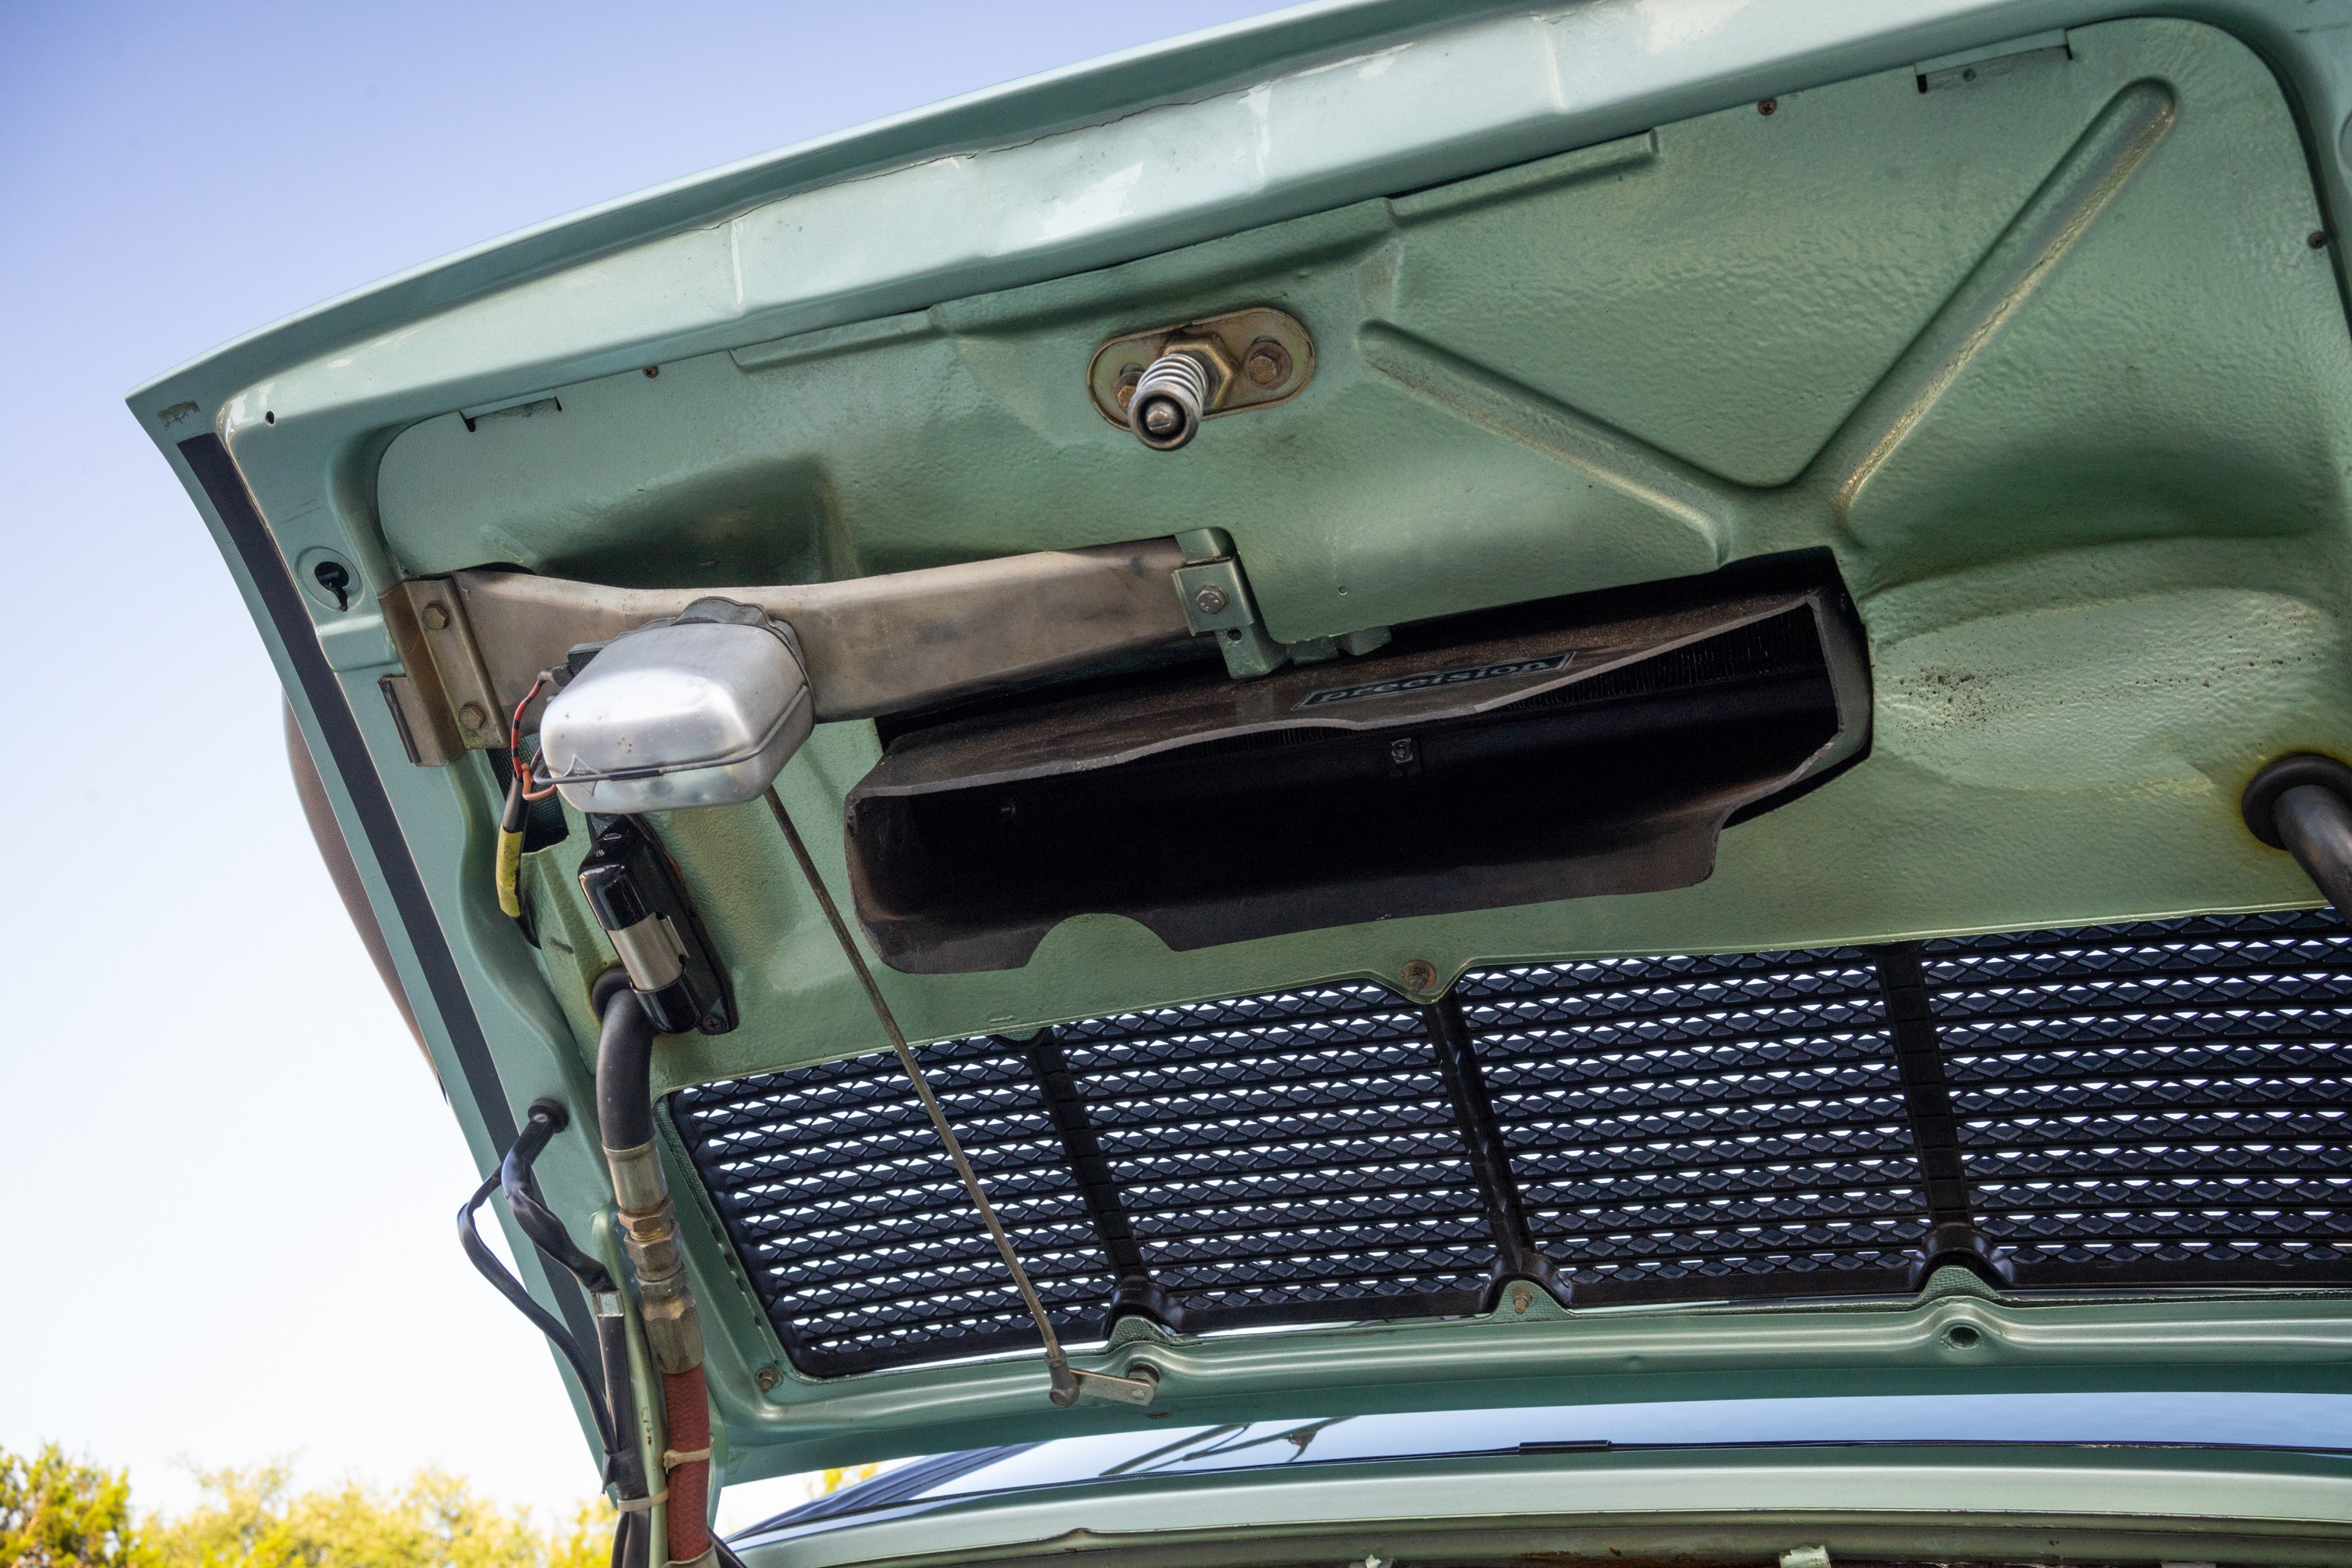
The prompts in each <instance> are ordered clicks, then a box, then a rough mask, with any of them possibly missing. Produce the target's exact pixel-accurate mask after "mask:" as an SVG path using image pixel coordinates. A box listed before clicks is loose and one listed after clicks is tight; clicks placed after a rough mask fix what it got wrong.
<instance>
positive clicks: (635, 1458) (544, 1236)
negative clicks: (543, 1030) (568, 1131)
mask: <svg viewBox="0 0 2352 1568" xmlns="http://www.w3.org/2000/svg"><path fill="white" fill-rule="evenodd" d="M571 1121H572V1117H571V1113H570V1112H568V1111H566V1110H564V1109H563V1107H562V1105H561V1104H560V1103H558V1102H557V1101H555V1100H537V1101H534V1102H533V1103H532V1105H531V1108H530V1117H529V1120H528V1121H527V1122H526V1123H525V1126H524V1133H525V1136H522V1137H519V1138H517V1139H516V1140H515V1142H514V1147H513V1148H511V1149H509V1150H508V1151H507V1157H506V1159H505V1160H503V1161H502V1162H500V1163H499V1185H500V1187H501V1188H502V1189H503V1190H504V1192H505V1194H506V1200H507V1207H508V1209H509V1211H511V1212H512V1213H513V1215H514V1216H515V1224H516V1226H518V1227H520V1229H521V1231H522V1233H523V1234H524V1235H525V1236H527V1237H530V1242H531V1245H532V1246H534V1247H538V1248H539V1250H540V1251H541V1253H542V1254H544V1255H545V1256H546V1258H547V1259H548V1261H550V1262H551V1263H554V1264H556V1265H557V1266H558V1267H560V1268H563V1269H565V1270H567V1271H568V1272H569V1273H570V1274H571V1275H572V1278H573V1279H577V1280H579V1281H580V1288H581V1289H583V1290H587V1291H589V1292H590V1293H592V1294H599V1295H611V1294H613V1293H614V1292H615V1291H616V1290H617V1289H618V1287H616V1286H615V1285H614V1283H613V1276H612V1272H611V1270H609V1269H607V1268H605V1267H604V1265H603V1264H602V1263H599V1262H598V1261H597V1260H596V1259H595V1258H592V1257H590V1256H589V1255H588V1254H586V1253H584V1252H583V1251H581V1250H580V1248H579V1247H578V1246H576V1245H575V1244H574V1243H573V1242H572V1233H571V1232H570V1231H569V1230H567V1229H565V1228H564V1225H563V1222H562V1220H561V1219H559V1218H557V1217H556V1215H555V1214H554V1212H553V1211H552V1210H551V1209H550V1208H549V1207H548V1206H547V1204H546V1201H545V1200H544V1199H543V1198H541V1196H540V1194H539V1181H538V1178H537V1176H535V1175H534V1174H533V1173H532V1171H531V1165H532V1163H533V1162H534V1161H536V1160H537V1159H538V1157H539V1152H540V1151H541V1149H542V1148H544V1147H545V1145H546V1143H547V1142H548V1140H549V1139H550V1138H551V1137H552V1136H553V1135H554V1134H555V1133H558V1132H561V1131H563V1129H564V1128H565V1127H567V1126H569V1125H570V1124H571ZM596 1353H597V1359H598V1360H599V1361H600V1362H602V1363H604V1394H605V1398H606V1400H607V1402H608V1403H609V1405H610V1409H609V1411H608V1413H607V1415H608V1420H609V1422H610V1425H611V1430H612V1432H613V1435H614V1436H615V1437H617V1438H620V1439H622V1441H621V1442H620V1443H619V1444H618V1446H617V1447H616V1446H614V1444H611V1443H607V1444H606V1445H605V1448H604V1481H605V1484H607V1485H608V1486H611V1487H614V1489H617V1490H618V1491H619V1492H620V1494H621V1497H622V1499H623V1500H631V1499H635V1498H641V1497H644V1496H645V1495H646V1474H645V1472H646V1467H645V1457H644V1456H643V1455H642V1454H640V1453H639V1452H638V1451H637V1445H636V1443H635V1441H633V1440H631V1439H633V1438H634V1436H635V1433H636V1429H637V1402H636V1398H635V1394H634V1393H633V1391H632V1390H633V1384H632V1380H631V1376H630V1371H629V1328H628V1323H627V1321H625V1320H624V1319H622V1318H618V1317H613V1316H608V1315H606V1314H604V1313H602V1312H600V1313H598V1314H597V1315H596ZM600 1430H601V1429H600Z"/></svg>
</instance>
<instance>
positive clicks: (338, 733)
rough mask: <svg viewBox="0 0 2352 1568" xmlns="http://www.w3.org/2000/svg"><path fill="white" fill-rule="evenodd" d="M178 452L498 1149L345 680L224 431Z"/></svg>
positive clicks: (495, 1111) (433, 926) (486, 1057)
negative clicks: (352, 821) (343, 796)
mask: <svg viewBox="0 0 2352 1568" xmlns="http://www.w3.org/2000/svg"><path fill="white" fill-rule="evenodd" d="M180 456H181V457H182V458H184V459H185V460H186V462H187V465H188V467H189V468H190V469H192V470H193V471H194V474H195V476H196V482H197V483H198V484H200V485H202V486H203V487H204V489H205V499H207V500H210V501H211V502H212V503H213V510H214V511H215V513H217V514H218V515H219V517H220V520H221V527H222V528H224V529H225V530H226V531H227V533H228V539H229V543H230V544H231V545H233V546H234V547H235V548H236V553H237V558H238V559H239V560H240V561H242V562H244V563H245V570H246V573H247V575H248V576H250V577H251V578H252V579H253V587H254V592H255V593H257V594H258V595H260V596H261V606H262V608H263V609H264V610H266V611H267V612H268V615H269V624H270V625H271V626H273V627H274V628H276V630H277V633H278V642H279V643H280V644H281V645H283V646H284V647H285V649H286V658H287V660H288V662H289V663H290V664H292V665H293V667H294V679H296V680H297V681H298V682H299V683H300V685H301V688H302V694H303V695H304V696H305V697H307V698H309V699H310V711H311V713H312V714H313V715H314V716H315V717H316V718H317V720H318V721H319V732H320V735H321V736H323V737H324V738H325V740H326V742H327V754H328V756H329V757H330V758H331V760H332V761H333V763H334V766H335V772H336V773H338V774H339V775H341V779H342V781H343V787H344V788H345V789H347V790H349V791H350V792H351V795H352V808H353V809H354V810H355V811H356V812H357V813H358V814H359V819H360V830H361V831H362V832H363V833H365V834H366V835H367V841H368V848H369V849H370V850H371V851H372V852H373V854H374V856H375V863H376V866H377V868H379V869H381V870H382V871H383V879H384V883H385V886H386V887H387V888H389V889H391V892H392V905H393V909H394V912H396V913H397V914H398V915H399V916H400V923H401V925H402V927H403V928H404V929H405V930H406V931H407V933H408V942H409V945H410V947H412V948H413V949H414V950H415V953H416V963H417V967H418V968H420V969H422V970H424V972H425V989H426V990H427V991H428V992H430V993H431V994H432V997H433V1008H434V1011H435V1012H436V1013H438V1014H439V1015H440V1016H441V1026H442V1027H443V1028H445V1029H446V1030H448V1031H449V1045H450V1048H451V1049H453V1050H454V1051H455V1052H456V1053H457V1068H458V1070H459V1071H460V1072H462V1073H463V1074H464V1075H465V1079H466V1091H467V1094H469V1095H470V1096H471V1097H472V1098H473V1101H474V1109H475V1110H476V1112H477V1113H478V1114H479V1115H480V1117H481V1119H482V1125H483V1127H484V1129H485V1130H486V1131H488V1133H489V1135H490V1142H491V1143H492V1145H493V1146H495V1147H496V1148H497V1149H498V1150H499V1152H505V1151H506V1150H507V1149H509V1148H511V1147H512V1146H513V1144H514V1141H515V1119H514V1108H513V1107H512V1106H510V1105H509V1104H508V1103H507V1094H506V1087H505V1085H503V1084H502V1083H500V1082H499V1065H498V1063H497V1061H496V1060H494V1059H493V1058H491V1056H490V1045H489V1041H488V1039H486V1038H484V1037H483V1035H482V1022H481V1020H480V1019H479V1018H478V1017H477V1016H475V1013H474V1004H473V999H472V998H471V997H469V996H467V994H466V983H465V980H464V979H463V978H462V977H461V976H460V975H459V974H458V973H457V960H456V959H455V958H454V957H452V956H451V954H450V952H449V942H448V939H447V938H446V936H445V935H444V934H443V933H442V930H441V922H440V921H439V920H438V919H436V917H435V915H434V913H433V903H432V900H430V899H429V898H427V897H426V896H425V879H424V878H423V877H422V876H420V875H418V873H417V869H416V861H415V858H414V857H412V856H411V855H410V854H409V852H408V840H407V839H406V838H405V837H403V836H402V834H401V831H400V820H399V818H398V817H396V816H394V815H393V811H392V797H391V796H390V795H386V794H385V793H384V789H383V775H382V774H380V773H377V772H376V768H375V758H374V757H373V755H372V754H370V752H369V751H368V749H367V742H366V741H365V739H363V738H362V736H361V734H360V726H359V720H358V719H357V718H355V717H354V716H353V715H352V706H351V704H350V702H348V701H347V700H345V699H344V697H343V688H342V684H341V682H340V681H338V680H337V679H335V672H334V670H333V669H331V668H329V666H328V664H327V655H326V652H325V650H324V649H322V648H320V646H319V634H318V631H317V629H316V628H315V627H314V626H311V624H310V612H309V611H308V610H306V609H304V608H303V606H302V592H301V590H300V589H299V588H298V587H297V586H296V585H295V583H294V574H293V573H292V571H291V570H290V569H289V568H288V566H287V564H286V557H285V556H284V555H283V554H281V553H279V552H278V542H277V541H276V540H274V539H272V538H271V537H270V535H269V525H268V523H266V522H264V521H262V519H261V509H260V508H258V507H257V506H256V505H255V504H254V500H253V493H252V491H250V490H249V489H247V488H246V483H245V476H244V475H243V474H242V473H240V472H238V470H237V466H236V458H233V457H231V456H230V455H229V450H228V447H226V446H225V445H223V444H222V441H221V438H220V437H217V436H213V435H204V436H191V437H188V439H186V440H184V441H183V442H181V443H180ZM550 1284H551V1286H552V1287H553V1289H554V1291H555V1299H556V1304H557V1305H558V1306H559V1307H560V1308H562V1312H563V1321H564V1324H565V1326H566V1327H568V1328H569V1329H571V1331H572V1337H573V1338H575V1339H576V1340H578V1341H579V1342H581V1343H583V1344H586V1343H589V1342H593V1339H594V1337H595V1324H594V1323H593V1321H591V1320H590V1318H589V1316H588V1307H587V1303H586V1301H585V1300H583V1299H582V1297H581V1295H580V1292H579V1291H578V1290H577V1289H572V1288H570V1287H568V1286H567V1284H566V1283H565V1282H564V1281H563V1280H562V1279H551V1280H550ZM587 1392H588V1397H589V1398H591V1399H593V1400H596V1401H598V1402H600V1403H601V1402H602V1401H603V1400H604V1389H602V1388H601V1387H598V1388H591V1389H589V1390H588V1391H587Z"/></svg>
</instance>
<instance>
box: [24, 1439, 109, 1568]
mask: <svg viewBox="0 0 2352 1568" xmlns="http://www.w3.org/2000/svg"><path fill="white" fill-rule="evenodd" d="M139 1562H140V1556H139V1545H138V1534H137V1531H135V1530H134V1529H133V1528H132V1525H131V1478H130V1476H129V1475H128V1474H127V1473H126V1472H123V1471H121V1470H117V1471H113V1472H108V1471H105V1470H101V1469H99V1468H96V1467H95V1466H92V1465H86V1464H83V1463H81V1462H79V1460H75V1459H68V1458H66V1457H65V1454H64V1452H63V1451H62V1450H61V1449H59V1448H58V1446H57V1445H56V1444H55V1443H51V1444H49V1445H47V1447H43V1448H42V1449H41V1451H40V1452H39V1453H37V1454H36V1455H34V1456H33V1457H32V1458H29V1459H26V1458H19V1457H18V1456H16V1455H15V1454H11V1453H10V1452H8V1451H7V1450H6V1449H5V1448H0V1568H65V1565H66V1564H68V1563H76V1564H87V1565H88V1568H131V1565H133V1564H136V1563H139Z"/></svg>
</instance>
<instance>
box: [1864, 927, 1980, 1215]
mask: <svg viewBox="0 0 2352 1568" xmlns="http://www.w3.org/2000/svg"><path fill="white" fill-rule="evenodd" d="M1868 951H1869V952H1870V955H1871V959H1872V961H1873V962H1874V963H1875V964H1876V965H1877V968H1878V989H1879V994H1881V995H1882V996H1884V997H1885V1001H1886V1033H1887V1043H1888V1044H1889V1045H1891V1046H1892V1047H1894V1048H1895V1070H1896V1071H1897V1072H1899V1073H1900V1074H1901V1075H1902V1077H1903V1110H1904V1114H1905V1118H1906V1120H1907V1121H1909V1122H1910V1123H1911V1143H1912V1147H1913V1148H1914V1149H1915V1150H1916V1151H1917V1152H1918V1156H1919V1177H1920V1182H1921V1184H1922V1185H1923V1186H1924V1187H1925V1188H1926V1189H1927V1191H1926V1193H1925V1196H1926V1198H1927V1219H1928V1223H1929V1224H1931V1225H1934V1226H1958V1227H1959V1228H1961V1229H1963V1230H1970V1229H1973V1228H1975V1226H1976V1215H1975V1212H1974V1205H1972V1204H1971V1203H1970V1201H1969V1177H1968V1171H1967V1168H1966V1167H1965V1166H1964V1165H1963V1164H1962V1163H1961V1159H1960V1126H1959V1121H1958V1118H1957V1117H1956V1116H1954V1115H1953V1113H1952V1091H1951V1089H1950V1087H1949V1086H1948V1085H1947V1084H1946V1083H1945V1081H1944V1053H1943V1049H1942V1047H1941V1046H1940V1045H1938V1044H1937V1039H1936V1015H1935V1009H1934V1006H1933V1005H1932V1004H1931V1003H1930V1002H1929V1000H1928V997H1927V970H1926V968H1925V967H1924V966H1923V965H1922V964H1921V963H1920V962H1919V944H1918V943H1917V942H1891V943H1889V944H1887V945H1886V946H1885V947H1874V948H1871V949H1869V950H1868Z"/></svg>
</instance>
